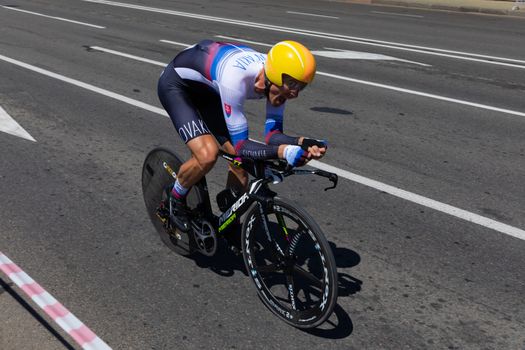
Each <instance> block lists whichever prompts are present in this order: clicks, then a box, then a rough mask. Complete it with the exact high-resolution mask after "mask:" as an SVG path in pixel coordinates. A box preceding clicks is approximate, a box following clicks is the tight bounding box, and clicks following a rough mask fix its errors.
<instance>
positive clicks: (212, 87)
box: [158, 40, 284, 158]
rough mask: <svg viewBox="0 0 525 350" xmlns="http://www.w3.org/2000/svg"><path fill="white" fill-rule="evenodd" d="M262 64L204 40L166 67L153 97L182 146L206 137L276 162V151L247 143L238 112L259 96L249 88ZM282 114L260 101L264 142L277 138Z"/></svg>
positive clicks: (251, 53)
mask: <svg viewBox="0 0 525 350" xmlns="http://www.w3.org/2000/svg"><path fill="white" fill-rule="evenodd" d="M265 59H266V55H265V54H262V53H259V52H256V51H255V50H253V49H252V48H250V47H248V46H243V45H238V44H232V43H222V42H215V41H212V40H204V41H201V42H200V43H198V44H195V45H193V46H191V47H189V48H187V49H185V50H184V51H182V52H181V53H179V54H178V55H177V56H176V57H175V58H174V59H173V61H171V62H170V64H168V66H167V67H166V68H165V69H164V71H163V73H162V75H161V77H160V80H159V84H158V93H159V98H160V101H161V103H162V105H163V106H164V108H165V109H166V111H167V112H168V114H169V116H170V118H171V120H172V122H173V124H174V125H175V128H176V129H177V132H178V133H179V135H180V137H181V138H182V140H183V141H184V142H185V143H187V142H188V141H190V140H191V139H193V138H195V137H198V136H201V135H205V134H212V135H214V136H215V137H216V139H217V140H218V141H219V143H220V144H221V145H222V144H224V143H225V142H226V141H228V140H229V141H231V143H232V144H233V146H234V147H235V148H236V150H237V152H238V153H239V154H242V155H246V156H250V157H252V158H276V155H277V148H276V147H277V146H271V145H270V146H269V145H265V144H260V143H256V142H254V141H251V140H248V122H247V119H246V117H245V115H244V112H243V107H244V102H245V100H247V99H261V98H264V97H265V95H264V94H258V93H256V92H255V89H254V84H255V80H256V77H257V75H258V74H259V72H260V71H261V69H262V68H263V63H264V61H265ZM283 112H284V104H283V105H281V106H279V107H274V106H272V105H271V104H270V102H269V101H267V102H266V124H265V125H266V126H265V135H266V142H267V143H270V144H272V143H274V142H268V140H269V139H271V138H272V136H273V135H274V134H276V133H282V130H283ZM282 136H284V135H283V134H282Z"/></svg>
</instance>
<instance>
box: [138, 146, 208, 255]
mask: <svg viewBox="0 0 525 350" xmlns="http://www.w3.org/2000/svg"><path fill="white" fill-rule="evenodd" d="M164 163H166V164H167V165H168V166H169V168H168V169H171V173H170V171H169V170H168V169H167V168H166V167H165V166H164ZM182 163H183V161H182V160H181V158H180V157H179V156H178V155H177V154H176V153H174V152H172V151H171V150H169V149H167V148H163V147H159V148H155V149H153V150H151V151H150V152H149V153H148V155H147V156H146V158H145V160H144V164H143V167H142V193H143V196H144V203H145V205H146V210H147V212H148V215H149V217H150V220H151V222H152V223H153V226H155V229H156V231H157V233H158V234H159V236H160V238H161V240H162V242H163V243H164V244H165V245H166V246H168V248H170V249H171V250H173V251H174V252H175V253H177V254H180V255H183V256H190V255H192V254H193V253H194V252H195V251H196V250H197V246H196V243H195V239H194V237H193V234H192V233H191V232H190V233H184V232H181V231H179V230H175V231H174V230H170V229H167V228H166V227H165V225H164V224H163V222H162V221H161V220H160V219H159V217H158V216H157V214H156V212H157V208H158V206H159V204H160V203H161V201H163V200H164V199H165V196H166V194H165V189H166V187H167V186H169V185H170V184H173V183H174V182H175V176H176V173H177V172H178V171H179V168H180V166H181V165H182ZM200 186H201V185H200V184H197V185H195V186H193V187H192V189H191V190H190V192H189V193H188V196H187V197H186V203H187V205H188V207H189V208H190V209H191V208H195V207H197V206H199V205H200V204H201V203H202V202H203V195H202V191H201V188H200ZM177 234H178V235H179V237H180V239H179V238H177Z"/></svg>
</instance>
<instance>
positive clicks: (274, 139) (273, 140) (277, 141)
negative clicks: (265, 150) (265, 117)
mask: <svg viewBox="0 0 525 350" xmlns="http://www.w3.org/2000/svg"><path fill="white" fill-rule="evenodd" d="M265 141H266V144H268V145H277V146H279V145H298V144H299V143H298V142H299V137H297V136H289V135H286V134H285V133H283V132H282V131H280V130H273V131H271V132H269V133H267V134H266V137H265Z"/></svg>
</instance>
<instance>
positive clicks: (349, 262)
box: [305, 242, 363, 339]
mask: <svg viewBox="0 0 525 350" xmlns="http://www.w3.org/2000/svg"><path fill="white" fill-rule="evenodd" d="M329 244H330V248H331V249H332V252H333V253H334V258H335V263H336V265H337V267H338V268H339V269H340V268H351V267H354V266H357V265H358V264H359V263H360V262H361V257H360V256H359V254H357V253H356V252H355V251H353V250H351V249H348V248H343V247H337V245H336V244H335V243H333V242H329ZM337 277H338V282H339V286H338V298H339V299H340V298H344V297H348V296H350V295H353V294H355V293H358V292H359V291H361V286H362V284H363V281H361V280H359V279H357V278H355V277H353V276H351V275H349V274H347V273H342V272H338V274H337ZM353 330H354V325H353V323H352V319H351V318H350V316H349V315H348V313H347V312H346V311H345V310H344V309H343V308H342V307H341V305H340V304H339V303H338V304H337V305H336V306H335V308H334V313H333V314H332V316H330V318H329V319H328V320H326V322H325V323H324V324H322V325H321V326H319V327H317V328H314V329H308V330H305V332H306V333H308V334H311V335H315V336H317V337H322V338H328V339H342V338H346V337H348V336H350V335H351V334H352V332H353Z"/></svg>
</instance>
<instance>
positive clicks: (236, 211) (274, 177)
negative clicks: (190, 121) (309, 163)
mask: <svg viewBox="0 0 525 350" xmlns="http://www.w3.org/2000/svg"><path fill="white" fill-rule="evenodd" d="M219 155H220V156H221V158H223V159H225V160H227V161H229V162H230V163H232V164H233V165H234V166H236V167H240V168H243V169H244V170H246V171H247V172H248V173H250V174H251V175H252V176H254V177H255V179H253V180H252V181H250V184H249V186H248V191H246V192H243V193H242V194H241V195H240V197H239V198H238V199H237V200H236V201H235V202H234V203H233V204H232V205H231V206H230V208H228V209H227V210H226V211H224V213H222V214H221V215H219V216H216V215H214V214H213V213H212V211H211V205H210V197H209V193H208V187H207V186H204V189H205V191H206V193H205V196H206V198H205V202H206V204H205V206H206V209H207V210H209V211H208V213H209V214H210V215H209V216H211V217H212V218H214V221H215V222H216V227H217V230H218V232H219V233H221V232H223V231H224V230H225V229H226V228H227V227H228V226H229V225H230V224H231V223H232V222H234V221H235V219H237V218H239V217H241V216H242V215H243V214H244V213H245V212H246V211H247V210H248V209H249V208H250V206H251V205H252V204H253V203H254V202H259V203H262V205H263V208H264V207H268V206H270V205H271V201H272V199H273V198H274V197H275V196H276V195H277V193H275V192H273V191H272V190H270V189H269V188H268V184H269V183H274V184H275V183H279V182H282V181H283V180H284V178H285V177H287V176H290V175H308V174H314V175H319V176H322V177H326V178H328V179H329V180H330V181H331V182H332V183H333V185H332V186H331V187H328V188H325V191H326V190H328V189H332V188H335V187H336V186H337V180H338V177H337V175H336V174H333V173H329V172H326V171H323V170H296V169H293V168H292V167H290V166H288V165H287V164H286V163H285V162H282V161H278V162H277V163H271V162H269V161H253V160H250V159H241V158H240V157H237V156H235V155H232V154H228V153H225V152H222V151H221V152H220V154H219ZM272 164H273V165H272Z"/></svg>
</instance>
